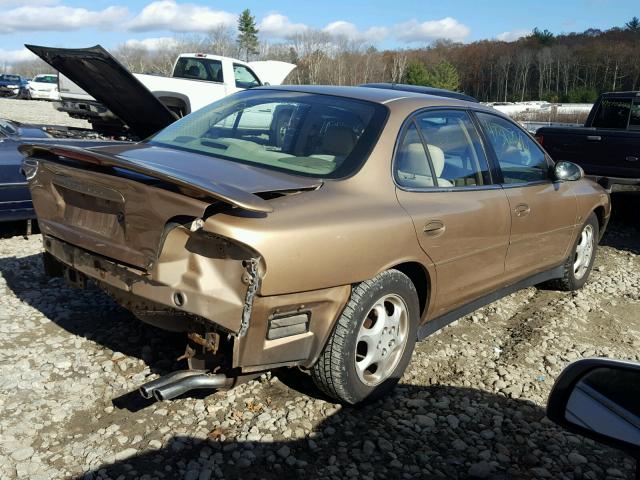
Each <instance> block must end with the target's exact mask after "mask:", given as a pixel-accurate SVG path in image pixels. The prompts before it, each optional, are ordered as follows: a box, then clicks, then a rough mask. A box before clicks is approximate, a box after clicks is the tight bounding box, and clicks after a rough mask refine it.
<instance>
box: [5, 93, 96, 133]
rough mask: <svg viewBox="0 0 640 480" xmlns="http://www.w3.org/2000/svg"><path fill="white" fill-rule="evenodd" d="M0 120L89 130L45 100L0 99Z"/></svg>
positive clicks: (83, 121)
mask: <svg viewBox="0 0 640 480" xmlns="http://www.w3.org/2000/svg"><path fill="white" fill-rule="evenodd" d="M0 118H4V119H8V120H14V121H16V122H23V123H45V124H50V125H65V126H67V127H79V128H91V125H90V124H89V122H87V121H85V120H78V119H77V118H71V117H70V116H69V115H67V114H66V113H64V112H59V111H57V110H56V109H55V108H53V102H48V101H45V100H17V99H15V98H0Z"/></svg>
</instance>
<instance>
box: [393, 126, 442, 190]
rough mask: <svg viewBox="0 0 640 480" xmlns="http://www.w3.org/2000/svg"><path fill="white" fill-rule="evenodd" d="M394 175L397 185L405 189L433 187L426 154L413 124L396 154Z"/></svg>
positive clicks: (406, 132)
mask: <svg viewBox="0 0 640 480" xmlns="http://www.w3.org/2000/svg"><path fill="white" fill-rule="evenodd" d="M395 175H396V181H397V182H398V185H400V186H401V187H406V188H427V187H434V186H435V183H434V181H433V173H432V171H431V166H430V164H429V158H428V157H427V152H426V151H425V149H424V144H423V143H422V139H421V138H420V135H419V134H418V128H417V127H416V124H415V122H412V123H411V125H409V128H407V130H406V131H405V134H404V138H403V139H402V142H401V143H400V147H399V148H398V152H397V153H396V163H395Z"/></svg>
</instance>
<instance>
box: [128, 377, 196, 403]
mask: <svg viewBox="0 0 640 480" xmlns="http://www.w3.org/2000/svg"><path fill="white" fill-rule="evenodd" d="M203 373H204V372H203V371H202V370H178V371H177V372H173V373H169V374H168V375H164V376H162V377H160V378H156V379H155V380H152V381H150V382H147V383H145V384H144V385H142V386H141V387H140V389H139V390H140V395H142V398H146V399H147V400H148V399H150V398H153V396H154V394H153V392H154V391H155V390H156V388H159V387H162V386H163V385H167V384H169V383H173V382H176V381H178V380H181V379H183V378H188V377H193V376H194V375H202V374H203Z"/></svg>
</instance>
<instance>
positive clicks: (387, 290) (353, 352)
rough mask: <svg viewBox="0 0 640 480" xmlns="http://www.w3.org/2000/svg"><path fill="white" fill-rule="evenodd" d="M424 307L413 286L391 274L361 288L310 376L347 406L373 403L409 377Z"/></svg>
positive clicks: (354, 292) (395, 272) (394, 272)
mask: <svg viewBox="0 0 640 480" xmlns="http://www.w3.org/2000/svg"><path fill="white" fill-rule="evenodd" d="M419 319H420V307H419V303H418V294H417V292H416V289H415V286H414V285H413V282H412V281H411V280H410V279H409V277H407V276H406V275H405V274H404V273H402V272H400V271H398V270H387V271H385V272H382V273H380V274H379V275H377V276H376V277H375V278H373V279H371V280H366V281H364V282H362V283H360V284H358V285H356V286H355V287H354V288H353V290H352V292H351V296H350V298H349V301H348V302H347V305H346V306H345V308H344V310H343V312H342V314H341V315H340V318H339V319H338V320H337V322H336V324H335V326H334V328H333V331H332V332H331V334H330V336H329V339H328V340H327V343H326V345H325V347H324V349H323V351H322V353H321V354H320V358H319V359H318V361H317V362H316V363H315V364H314V365H313V367H312V369H311V375H312V378H313V381H314V383H315V384H316V386H317V387H318V388H319V389H320V390H321V391H322V392H324V393H325V394H326V395H328V396H330V397H332V398H334V399H336V400H338V401H340V402H342V403H346V404H351V405H353V404H356V403H360V402H362V401H364V400H366V401H373V400H375V399H377V398H379V397H381V396H382V395H384V394H385V393H387V392H388V391H390V390H391V389H393V387H395V385H396V384H397V383H398V381H399V380H400V377H401V376H402V374H403V373H404V371H405V369H406V368H407V365H408V364H409V361H410V360H411V354H412V353H413V348H414V346H415V343H416V336H417V333H416V331H417V327H418V321H419Z"/></svg>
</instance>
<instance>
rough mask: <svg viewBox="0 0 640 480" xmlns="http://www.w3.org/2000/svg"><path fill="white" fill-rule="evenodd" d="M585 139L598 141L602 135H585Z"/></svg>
mask: <svg viewBox="0 0 640 480" xmlns="http://www.w3.org/2000/svg"><path fill="white" fill-rule="evenodd" d="M587 140H589V141H590V142H599V141H600V140H602V137H601V136H600V135H587Z"/></svg>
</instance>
